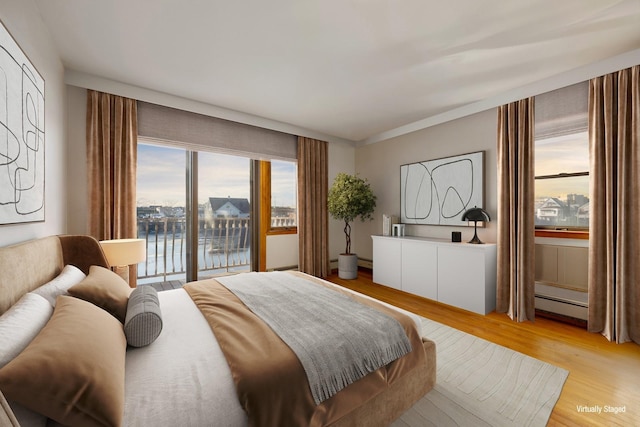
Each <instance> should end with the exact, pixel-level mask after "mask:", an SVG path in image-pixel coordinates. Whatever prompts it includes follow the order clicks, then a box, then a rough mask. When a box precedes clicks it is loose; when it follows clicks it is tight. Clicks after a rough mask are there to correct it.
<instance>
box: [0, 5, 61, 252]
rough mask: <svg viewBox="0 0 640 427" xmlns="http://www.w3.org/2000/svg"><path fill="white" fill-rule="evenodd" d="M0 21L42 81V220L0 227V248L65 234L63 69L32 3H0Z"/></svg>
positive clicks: (38, 13)
mask: <svg viewBox="0 0 640 427" xmlns="http://www.w3.org/2000/svg"><path fill="white" fill-rule="evenodd" d="M0 20H2V23H3V24H4V26H5V27H6V28H7V30H9V32H10V33H11V35H12V36H13V38H14V39H15V40H16V42H17V43H18V45H19V46H20V47H21V48H22V50H23V51H24V53H25V54H26V55H27V57H28V58H29V60H30V61H31V63H32V64H33V65H34V66H35V67H36V69H37V70H38V72H39V73H40V74H41V75H42V77H43V78H44V81H45V95H44V97H45V220H44V222H35V223H26V224H15V225H0V246H5V245H8V244H12V243H17V242H22V241H25V240H29V239H34V238H37V237H44V236H48V235H51V234H63V233H66V214H67V208H66V206H67V194H68V193H67V185H66V180H65V171H66V169H67V159H66V154H67V145H66V131H65V96H66V95H65V85H64V69H63V66H62V62H61V61H60V57H59V56H58V53H57V51H56V48H55V46H54V45H53V42H52V40H51V36H50V34H49V32H48V30H47V29H46V27H45V26H44V23H43V21H42V19H41V18H40V12H39V11H38V9H37V8H36V5H35V3H34V2H33V0H3V1H2V7H1V8H0Z"/></svg>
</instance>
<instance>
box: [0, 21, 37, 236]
mask: <svg viewBox="0 0 640 427" xmlns="http://www.w3.org/2000/svg"><path fill="white" fill-rule="evenodd" d="M44 165H45V162H44V79H43V78H42V76H41V75H40V74H39V73H38V71H37V70H36V69H35V67H34V66H33V64H31V62H30V61H29V59H28V58H27V56H26V55H25V54H24V52H22V50H21V49H20V46H18V44H17V43H16V41H15V40H14V39H13V37H11V34H9V32H8V31H7V29H6V28H5V26H4V24H2V23H1V22H0V224H16V223H22V222H33V221H44V185H45V174H44Z"/></svg>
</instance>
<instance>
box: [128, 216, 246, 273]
mask: <svg viewBox="0 0 640 427" xmlns="http://www.w3.org/2000/svg"><path fill="white" fill-rule="evenodd" d="M250 233H251V232H250V219H249V218H214V219H212V220H209V221H200V223H199V231H198V254H197V256H198V272H199V273H200V272H211V273H218V272H220V273H222V272H227V271H243V270H244V271H246V270H249V269H250V264H251V248H250V245H251V236H250ZM138 238H140V239H145V240H146V246H147V259H146V261H145V262H142V263H140V264H138V279H141V280H143V281H144V280H145V279H153V278H158V279H160V278H162V281H167V280H170V279H172V278H175V277H179V276H184V275H185V274H186V249H187V240H186V224H185V219H184V218H138Z"/></svg>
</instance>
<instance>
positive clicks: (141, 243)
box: [100, 239, 147, 286]
mask: <svg viewBox="0 0 640 427" xmlns="http://www.w3.org/2000/svg"><path fill="white" fill-rule="evenodd" d="M100 246H102V251H103V252H104V254H105V256H106V257H107V262H108V263H109V265H110V266H111V268H112V269H113V271H115V272H116V273H117V274H118V275H119V276H120V277H122V278H123V279H124V280H125V281H126V282H127V283H128V284H129V286H131V283H130V282H129V266H130V265H132V264H137V263H139V262H142V261H144V260H145V259H146V257H147V248H146V242H145V240H144V239H113V240H101V241H100Z"/></svg>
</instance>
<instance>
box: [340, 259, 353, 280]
mask: <svg viewBox="0 0 640 427" xmlns="http://www.w3.org/2000/svg"><path fill="white" fill-rule="evenodd" d="M338 277H339V278H341V279H355V278H357V277H358V256H357V255H356V254H340V255H338Z"/></svg>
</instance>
